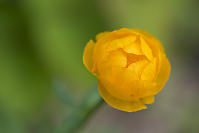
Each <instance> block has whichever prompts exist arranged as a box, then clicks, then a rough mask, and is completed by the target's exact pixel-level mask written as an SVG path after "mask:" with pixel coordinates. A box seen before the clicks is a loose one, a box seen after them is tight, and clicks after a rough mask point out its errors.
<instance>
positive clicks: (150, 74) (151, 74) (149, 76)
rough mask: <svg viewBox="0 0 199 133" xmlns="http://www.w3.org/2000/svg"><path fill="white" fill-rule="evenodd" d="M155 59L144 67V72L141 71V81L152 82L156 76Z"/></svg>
mask: <svg viewBox="0 0 199 133" xmlns="http://www.w3.org/2000/svg"><path fill="white" fill-rule="evenodd" d="M156 65H157V63H156V58H154V59H153V61H152V62H150V63H149V64H148V65H146V67H145V68H144V70H143V71H142V74H141V79H142V80H154V78H155V76H156V68H157V67H156Z"/></svg>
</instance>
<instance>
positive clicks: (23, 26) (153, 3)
mask: <svg viewBox="0 0 199 133" xmlns="http://www.w3.org/2000/svg"><path fill="white" fill-rule="evenodd" d="M122 27H126V28H132V29H133V28H139V29H142V30H145V31H147V32H149V33H152V34H153V35H155V36H156V37H157V38H158V39H159V40H160V41H161V42H162V43H163V44H164V47H165V50H166V53H167V56H168V58H169V60H170V62H171V66H172V71H171V76H170V80H169V81H168V82H167V84H166V85H165V87H164V89H163V90H162V91H161V92H160V93H159V94H158V95H157V96H156V101H155V103H154V104H153V105H150V106H149V107H148V109H147V110H142V111H139V112H136V113H126V112H122V111H119V110H116V109H113V108H111V107H110V106H108V105H107V104H106V103H103V105H102V106H101V107H100V108H98V109H97V111H96V112H95V113H94V114H93V116H92V117H91V119H89V120H88V121H87V122H86V123H84V126H83V127H82V128H81V130H80V131H79V132H80V133H199V104H198V100H199V77H198V75H199V40H198V39H199V1H198V0H164V1H163V0H150V1H149V0H0V133H52V132H54V130H55V129H56V128H58V127H59V126H60V125H62V123H63V121H67V120H68V119H67V116H70V112H72V110H73V109H72V108H73V106H74V105H76V104H78V103H79V102H80V101H82V98H84V97H85V96H86V94H87V93H88V92H90V91H91V90H96V91H97V81H96V79H95V77H94V76H92V74H90V73H89V72H88V71H87V70H86V68H85V67H84V66H83V64H82V54H83V49H84V46H85V45H86V43H87V42H88V40H90V39H94V37H95V35H96V34H97V33H99V32H103V31H112V30H115V29H119V28H122ZM94 99H95V98H94ZM91 100H93V98H91V99H90V101H91ZM95 100H96V99H95ZM71 122H72V121H71ZM65 126H67V125H65Z"/></svg>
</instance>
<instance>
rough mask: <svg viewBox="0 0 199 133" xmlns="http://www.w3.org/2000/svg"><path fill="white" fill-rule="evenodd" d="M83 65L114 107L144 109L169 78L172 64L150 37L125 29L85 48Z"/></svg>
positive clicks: (136, 30)
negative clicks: (95, 79)
mask: <svg viewBox="0 0 199 133" xmlns="http://www.w3.org/2000/svg"><path fill="white" fill-rule="evenodd" d="M83 62H84V65H85V66H86V68H87V69H88V70H89V71H90V72H91V73H92V74H94V75H95V76H96V77H97V79H98V90H99V92H100V94H101V96H102V97H103V99H104V100H105V101H106V102H107V103H108V104H109V105H110V106H112V107H114V108H117V109H120V110H123V111H127V112H134V111H138V110H141V109H145V108H146V105H145V104H152V103H153V102H154V95H156V94H157V93H158V92H159V91H160V90H161V89H162V88H163V86H164V85H165V83H166V81H167V80H168V78H169V73H170V63H169V61H168V59H167V57H166V55H165V52H164V49H163V46H162V44H161V43H160V42H159V41H158V40H157V39H156V38H155V37H154V36H153V35H151V34H149V33H146V32H144V31H141V30H138V29H126V28H122V29H120V30H116V31H113V32H104V33H100V34H98V35H97V36H96V42H94V41H92V40H90V41H89V42H88V44H87V45H86V47H85V50H84V55H83Z"/></svg>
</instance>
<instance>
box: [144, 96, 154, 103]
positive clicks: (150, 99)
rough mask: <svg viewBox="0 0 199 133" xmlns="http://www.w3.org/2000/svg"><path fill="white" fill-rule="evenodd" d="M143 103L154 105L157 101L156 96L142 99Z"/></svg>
mask: <svg viewBox="0 0 199 133" xmlns="http://www.w3.org/2000/svg"><path fill="white" fill-rule="evenodd" d="M141 101H142V102H143V103H144V104H152V103H153V102H154V101H155V98H154V96H148V97H144V98H141Z"/></svg>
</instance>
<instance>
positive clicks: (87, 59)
mask: <svg viewBox="0 0 199 133" xmlns="http://www.w3.org/2000/svg"><path fill="white" fill-rule="evenodd" d="M94 47H95V43H94V42H93V40H90V41H89V42H88V43H87V45H86V47H85V49H84V54H83V63H84V65H85V66H86V68H87V69H88V70H89V71H90V72H92V67H93V60H92V58H93V49H94Z"/></svg>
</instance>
